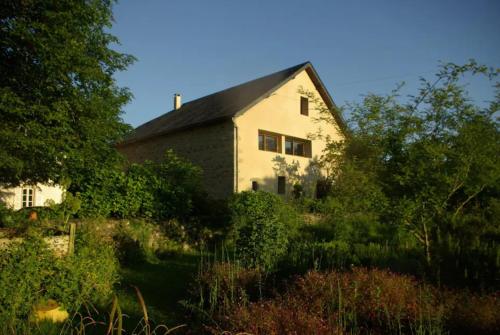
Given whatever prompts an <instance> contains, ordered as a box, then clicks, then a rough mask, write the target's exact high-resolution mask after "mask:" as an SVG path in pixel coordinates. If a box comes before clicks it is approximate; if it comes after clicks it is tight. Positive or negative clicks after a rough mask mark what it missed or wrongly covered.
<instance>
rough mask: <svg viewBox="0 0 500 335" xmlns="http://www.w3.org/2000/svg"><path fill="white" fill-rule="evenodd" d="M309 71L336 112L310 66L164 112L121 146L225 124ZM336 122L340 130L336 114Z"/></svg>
mask: <svg viewBox="0 0 500 335" xmlns="http://www.w3.org/2000/svg"><path fill="white" fill-rule="evenodd" d="M304 69H306V70H308V72H309V74H310V75H311V77H312V78H313V82H314V83H315V85H316V87H317V88H318V89H319V91H320V94H321V95H322V97H323V99H324V100H325V101H326V102H327V105H329V107H331V108H335V105H334V104H333V101H332V99H331V97H330V95H329V94H328V92H327V91H326V88H325V87H324V85H323V84H322V83H321V80H320V79H319V77H318V75H317V73H316V71H315V70H314V68H313V67H312V64H311V63H309V62H306V63H302V64H299V65H296V66H292V67H290V68H288V69H285V70H282V71H279V72H275V73H273V74H270V75H267V76H264V77H261V78H258V79H255V80H252V81H249V82H246V83H243V84H240V85H237V86H234V87H231V88H228V89H225V90H223V91H219V92H216V93H213V94H210V95H207V96H205V97H202V98H199V99H196V100H192V101H189V102H186V103H184V104H183V105H182V107H181V108H180V109H178V110H172V111H170V112H167V113H165V114H163V115H161V116H159V117H157V118H155V119H153V120H151V121H149V122H146V123H144V124H143V125H141V126H139V127H137V128H136V129H135V130H134V131H132V132H131V133H130V134H129V135H128V136H126V137H125V139H124V141H123V142H122V143H120V144H121V145H123V144H128V143H131V142H136V141H141V140H145V139H148V138H151V137H155V136H159V135H163V134H167V133H171V132H175V131H180V130H184V129H187V128H192V127H196V126H201V125H205V124H208V123H215V122H219V121H223V120H228V119H231V118H232V117H234V116H235V115H236V114H237V113H240V112H243V111H245V110H247V109H248V108H250V107H252V106H253V105H255V104H256V103H257V102H259V101H260V100H261V99H263V98H265V97H267V96H268V95H269V94H270V93H272V92H273V91H275V90H276V89H278V88H279V87H280V86H282V85H283V84H285V83H286V82H288V81H289V80H290V79H292V78H293V77H295V76H296V75H297V74H298V73H299V72H300V71H302V70H304ZM335 114H337V115H334V116H336V117H337V116H338V119H337V121H338V122H339V124H341V126H343V121H342V119H341V118H340V115H338V113H335Z"/></svg>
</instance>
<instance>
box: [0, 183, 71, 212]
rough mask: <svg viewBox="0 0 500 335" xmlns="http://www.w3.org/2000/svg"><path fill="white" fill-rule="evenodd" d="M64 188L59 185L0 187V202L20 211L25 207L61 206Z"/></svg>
mask: <svg viewBox="0 0 500 335" xmlns="http://www.w3.org/2000/svg"><path fill="white" fill-rule="evenodd" d="M63 193H64V188H63V187H62V186H59V185H47V184H40V183H39V184H36V185H21V186H18V187H10V188H7V187H0V201H1V202H3V203H5V204H6V205H7V207H9V208H11V209H14V210H18V209H21V208H25V207H36V206H47V205H49V204H51V203H53V204H59V203H61V202H62V200H63Z"/></svg>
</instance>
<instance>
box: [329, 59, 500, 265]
mask: <svg viewBox="0 0 500 335" xmlns="http://www.w3.org/2000/svg"><path fill="white" fill-rule="evenodd" d="M499 73H500V72H499V70H495V69H490V68H487V67H485V66H481V65H478V64H477V63H476V62H474V61H471V62H470V63H468V64H465V65H463V66H458V65H455V64H446V65H443V66H442V67H441V69H440V71H439V72H438V73H437V75H436V78H435V80H434V81H432V82H429V81H427V80H422V87H421V89H420V90H419V92H418V93H417V94H416V95H415V96H412V97H410V98H409V99H408V100H407V101H406V102H401V101H400V99H399V96H398V94H397V92H398V91H397V90H396V91H395V92H393V93H391V94H390V95H388V96H379V95H374V94H369V95H367V96H365V98H364V100H363V102H362V103H359V104H351V105H348V106H347V108H348V109H349V111H350V115H351V118H350V134H349V136H348V137H347V139H346V141H344V142H342V143H333V142H332V143H330V145H329V148H328V150H327V151H326V152H325V154H324V156H323V160H322V164H323V166H326V167H328V168H329V171H332V173H331V174H332V176H333V178H334V180H335V184H334V188H333V189H334V190H335V189H336V193H335V194H333V195H332V196H333V197H337V198H338V199H341V200H342V197H344V198H345V197H353V201H354V200H356V199H354V198H355V197H356V194H357V195H358V196H362V195H363V194H365V196H363V201H364V202H366V201H368V200H370V197H366V193H367V192H368V193H370V194H374V193H373V192H372V191H370V188H371V189H377V190H381V192H382V194H383V197H379V198H382V199H385V200H384V201H387V205H386V206H378V207H377V206H372V207H371V208H375V209H376V211H378V217H379V218H381V219H382V220H384V222H383V223H384V224H385V225H393V226H396V227H400V228H401V227H402V228H404V229H406V231H408V232H409V233H410V234H411V235H412V236H413V238H414V239H415V241H416V242H417V243H418V244H419V245H420V246H421V247H422V251H423V254H424V256H425V259H426V261H427V264H428V265H439V264H443V263H445V262H444V258H445V257H448V256H449V255H450V254H451V255H452V256H453V257H455V259H453V260H452V262H449V263H452V264H460V263H462V264H461V265H460V267H461V271H463V273H465V275H467V272H468V271H469V272H470V270H471V269H472V268H473V267H475V270H476V271H481V270H480V269H481V267H483V268H485V264H487V263H488V262H490V263H491V264H492V266H491V267H489V269H493V271H498V269H499V267H498V266H497V265H495V261H496V257H497V253H498V252H500V248H499V243H498V242H499V241H500V227H499V224H498V217H497V216H496V215H497V214H498V196H499V194H500V160H499V153H500V132H499V123H498V119H496V117H497V116H498V111H499V109H500V86H499V84H498V83H496V84H495V85H494V87H495V89H496V95H495V96H494V97H493V98H492V100H491V101H490V102H489V104H488V105H486V106H479V105H477V104H475V103H474V101H473V100H472V99H471V98H470V97H469V95H468V92H467V91H466V90H465V88H464V86H463V85H461V80H462V78H463V77H464V76H466V75H483V76H486V77H487V78H488V79H489V80H492V81H493V80H494V79H495V78H496V77H497V76H498V74H499ZM356 173H359V174H361V175H363V176H364V177H363V178H358V179H359V180H365V179H367V178H368V179H369V180H370V183H359V182H358V183H357V185H356V187H354V186H353V185H350V184H349V183H345V180H346V179H347V177H348V176H352V175H354V176H355V175H356ZM352 182H353V183H355V182H356V181H355V180H354V181H352ZM365 185H366V186H365ZM366 187H370V188H366ZM359 188H361V190H359ZM363 188H364V189H363ZM351 189H354V190H355V191H356V192H355V193H356V194H351V193H352V192H351V193H349V191H350V190H351ZM356 201H358V202H359V201H360V200H359V199H358V200H356ZM376 201H377V202H380V201H379V200H376ZM356 207H357V206H352V205H350V206H346V207H345V208H343V211H344V212H343V213H342V215H343V216H344V217H345V216H349V215H351V214H352V213H351V211H353V210H355V209H356ZM358 207H359V206H358ZM351 216H352V215H351ZM389 231H390V230H389ZM486 254H487V255H486ZM483 256H484V257H486V258H487V259H486V258H484V257H483ZM478 260H481V262H483V263H481V262H479V261H478ZM476 261H477V262H476ZM472 262H476V264H475V265H473V266H472V265H471V263H472ZM465 263H468V265H466V264H465ZM488 264H489V263H488ZM486 268H488V267H487V266H486ZM494 269H496V270H494Z"/></svg>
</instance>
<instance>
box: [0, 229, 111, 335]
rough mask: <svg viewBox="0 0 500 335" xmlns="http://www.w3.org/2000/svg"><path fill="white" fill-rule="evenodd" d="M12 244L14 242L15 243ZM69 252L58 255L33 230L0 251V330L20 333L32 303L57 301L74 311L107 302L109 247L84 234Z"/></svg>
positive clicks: (109, 289) (23, 329)
mask: <svg viewBox="0 0 500 335" xmlns="http://www.w3.org/2000/svg"><path fill="white" fill-rule="evenodd" d="M13 243H16V242H13ZM75 250H76V251H75V253H74V254H73V255H70V256H67V257H64V258H59V257H57V256H55V255H54V253H53V252H52V251H51V250H49V249H48V248H47V245H46V243H45V242H44V240H43V239H42V238H41V237H40V236H39V234H38V233H37V232H35V231H31V232H29V233H28V235H27V236H26V238H25V239H24V240H23V241H22V242H20V243H19V244H18V245H15V246H13V247H11V248H9V249H8V250H6V251H3V252H2V253H1V255H0V269H1V271H0V302H1V303H0V306H1V307H0V324H1V325H2V326H1V328H0V331H1V332H2V333H5V334H8V333H23V332H26V331H27V330H28V329H29V328H28V329H27V323H26V321H27V320H32V319H33V307H34V306H35V305H40V304H42V305H43V304H44V303H47V301H48V300H49V299H53V300H56V301H57V302H58V303H60V304H61V305H62V306H63V308H65V309H67V310H68V311H69V312H72V313H75V312H77V311H79V310H80V309H81V308H82V307H83V306H84V305H89V306H90V305H92V304H98V303H103V302H107V299H109V297H110V296H111V294H112V292H113V287H114V285H115V283H116V282H117V280H118V262H117V259H116V256H115V250H114V248H113V246H112V245H110V244H108V243H106V242H105V241H102V240H100V239H99V237H98V236H95V234H94V233H90V232H82V233H81V234H79V236H78V239H77V241H76V248H75Z"/></svg>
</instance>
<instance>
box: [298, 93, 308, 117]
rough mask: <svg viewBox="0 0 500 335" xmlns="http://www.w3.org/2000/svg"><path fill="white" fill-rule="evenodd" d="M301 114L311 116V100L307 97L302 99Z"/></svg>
mask: <svg viewBox="0 0 500 335" xmlns="http://www.w3.org/2000/svg"><path fill="white" fill-rule="evenodd" d="M300 114H302V115H305V116H308V115H309V99H308V98H306V97H300Z"/></svg>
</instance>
